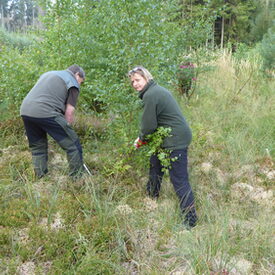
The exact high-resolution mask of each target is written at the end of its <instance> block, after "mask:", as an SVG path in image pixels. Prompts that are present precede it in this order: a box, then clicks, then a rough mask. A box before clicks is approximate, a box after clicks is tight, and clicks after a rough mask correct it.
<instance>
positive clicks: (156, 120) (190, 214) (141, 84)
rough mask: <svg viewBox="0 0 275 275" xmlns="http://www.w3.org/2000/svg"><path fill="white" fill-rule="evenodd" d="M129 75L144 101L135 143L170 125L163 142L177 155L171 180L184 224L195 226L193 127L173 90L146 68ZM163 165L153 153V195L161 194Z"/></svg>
mask: <svg viewBox="0 0 275 275" xmlns="http://www.w3.org/2000/svg"><path fill="white" fill-rule="evenodd" d="M128 76H129V78H130V80H131V84H132V86H133V88H134V89H135V90H136V91H138V92H139V98H140V99H141V100H142V101H143V114H142V120H141V129H140V135H139V137H138V138H137V139H136V141H135V143H134V146H135V147H136V148H139V147H140V146H142V145H144V144H146V137H147V136H148V135H150V134H152V133H153V132H155V131H156V129H157V128H158V127H166V128H168V127H169V128H171V136H169V137H167V138H165V139H164V142H163V145H162V146H163V148H165V149H169V150H170V151H171V158H176V161H172V162H171V168H169V175H170V180H171V182H172V184H173V186H174V189H175V191H176V194H177V196H178V198H179V200H180V208H181V211H182V213H183V215H184V224H185V225H186V226H187V227H194V226H195V225H196V221H197V215H196V211H195V206H194V196H193V192H192V189H191V186H190V184H189V180H188V172H187V149H188V145H189V144H190V142H191V139H192V133H191V130H190V128H189V126H188V124H187V122H186V120H185V118H184V116H183V115H182V112H181V110H180V107H179V105H178V104H177V102H176V100H175V99H174V98H173V96H172V94H171V93H170V92H169V91H168V90H166V89H165V88H163V87H161V86H159V85H158V84H157V83H156V82H155V81H154V80H153V77H152V75H151V74H150V72H149V71H148V70H147V69H145V68H144V67H142V66H139V67H136V68H134V69H133V70H131V71H129V73H128ZM162 168H163V167H162V165H161V163H160V161H159V159H158V158H157V156H156V155H152V156H151V158H150V171H149V181H148V183H147V192H148V195H149V196H150V197H152V198H158V196H159V191H160V187H161V182H162V178H163V174H164V173H163V171H162Z"/></svg>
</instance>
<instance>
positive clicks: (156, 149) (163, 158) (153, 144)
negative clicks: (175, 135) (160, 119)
mask: <svg viewBox="0 0 275 275" xmlns="http://www.w3.org/2000/svg"><path fill="white" fill-rule="evenodd" d="M171 131H172V129H171V128H164V127H159V128H158V129H157V130H156V132H154V133H153V134H151V135H148V140H149V143H148V146H147V147H148V148H149V149H148V152H147V155H148V156H151V155H157V157H158V159H159V160H160V163H161V165H162V166H163V168H162V170H163V171H166V170H167V169H169V168H170V166H171V161H175V160H177V158H171V157H170V154H171V151H172V150H169V149H164V148H162V143H163V140H164V139H165V138H166V137H169V136H171V135H170V133H171Z"/></svg>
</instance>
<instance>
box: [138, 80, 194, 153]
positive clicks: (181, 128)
mask: <svg viewBox="0 0 275 275" xmlns="http://www.w3.org/2000/svg"><path fill="white" fill-rule="evenodd" d="M139 97H140V99H142V101H143V114H142V119H141V129H140V135H139V138H140V139H141V140H142V141H145V140H146V136H147V135H149V134H152V133H154V132H155V131H156V130H157V128H158V127H161V126H162V127H165V128H168V127H170V128H171V129H172V131H171V133H170V134H171V136H170V137H166V138H165V139H164V142H163V145H162V147H163V148H166V149H171V150H177V149H185V148H187V147H188V145H189V144H190V143H191V140H192V132H191V129H190V127H189V125H188V123H187V122H186V120H185V118H184V116H183V114H182V112H181V109H180V107H179V105H178V103H177V102H176V100H175V99H174V98H173V96H172V94H171V93H170V92H169V91H168V90H167V89H165V88H163V87H161V86H159V85H158V84H157V83H155V82H154V81H153V80H150V81H149V82H148V83H147V85H146V86H145V87H144V88H143V90H142V91H140V93H139Z"/></svg>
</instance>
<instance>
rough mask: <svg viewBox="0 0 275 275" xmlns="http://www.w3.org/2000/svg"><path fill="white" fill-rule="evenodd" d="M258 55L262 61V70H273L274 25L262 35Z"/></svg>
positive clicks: (274, 48)
mask: <svg viewBox="0 0 275 275" xmlns="http://www.w3.org/2000/svg"><path fill="white" fill-rule="evenodd" d="M260 53H261V55H262V57H263V59H264V64H263V66H264V69H267V70H274V69H275V24H274V26H273V27H272V28H270V29H269V30H268V32H267V34H265V35H264V38H263V40H262V43H261V46H260Z"/></svg>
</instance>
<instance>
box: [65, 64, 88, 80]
mask: <svg viewBox="0 0 275 275" xmlns="http://www.w3.org/2000/svg"><path fill="white" fill-rule="evenodd" d="M67 70H69V71H71V72H72V73H73V74H76V73H78V74H79V76H80V77H81V78H83V79H85V72H84V70H83V69H82V68H81V67H80V66H78V65H76V64H74V65H71V66H70V67H69V68H67Z"/></svg>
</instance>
